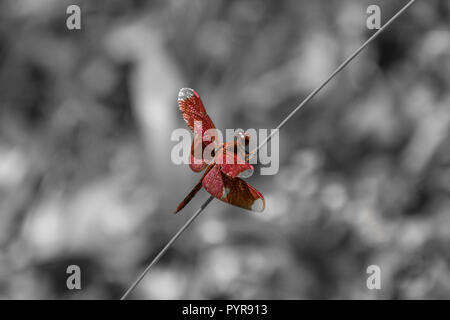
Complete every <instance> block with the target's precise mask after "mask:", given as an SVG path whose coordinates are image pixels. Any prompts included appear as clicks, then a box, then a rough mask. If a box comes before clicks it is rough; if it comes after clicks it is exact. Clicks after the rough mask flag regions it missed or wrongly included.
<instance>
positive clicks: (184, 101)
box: [178, 88, 215, 172]
mask: <svg viewBox="0 0 450 320" xmlns="http://www.w3.org/2000/svg"><path fill="white" fill-rule="evenodd" d="M178 106H179V107H180V110H181V113H182V115H183V118H184V121H186V124H187V125H188V127H189V128H190V129H191V130H192V132H194V141H193V142H192V147H191V158H190V163H189V166H190V168H191V169H192V170H193V171H195V172H199V171H202V170H203V169H205V167H206V166H207V163H206V162H205V161H204V160H203V159H202V158H201V157H200V158H198V159H195V157H194V154H195V151H197V153H198V154H199V155H203V150H204V149H205V148H206V147H207V146H208V145H209V144H210V143H212V142H208V141H213V140H214V137H210V136H209V135H208V134H205V132H206V131H207V130H210V129H215V126H214V124H213V122H212V121H211V119H210V118H209V116H208V114H207V113H206V110H205V107H204V106H203V102H202V100H201V99H200V96H199V95H198V94H197V92H195V91H194V90H192V89H190V88H183V89H181V90H180V92H179V93H178ZM195 122H198V123H201V130H199V131H197V130H195ZM200 132H201V136H200ZM204 140H206V142H204ZM213 142H214V141H213ZM195 160H197V161H195Z"/></svg>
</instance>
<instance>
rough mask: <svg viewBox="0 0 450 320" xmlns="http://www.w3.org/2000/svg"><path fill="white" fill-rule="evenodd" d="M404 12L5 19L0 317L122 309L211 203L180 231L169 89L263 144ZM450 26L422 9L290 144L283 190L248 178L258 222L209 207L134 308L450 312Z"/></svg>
mask: <svg viewBox="0 0 450 320" xmlns="http://www.w3.org/2000/svg"><path fill="white" fill-rule="evenodd" d="M405 3H406V0H405V1H392V0H383V1H381V0H370V1H366V0H364V1H361V0H339V1H337V0H336V1H330V0H322V1H317V0H314V1H312V0H309V1H306V0H304V1H294V0H290V1H287V0H286V1H256V0H253V1H247V0H246V1H205V0H198V1H187V0H184V1H183V0H173V1H162V0H161V1H119V0H116V1H112V0H111V1H109V0H108V1H107V0H102V1H93V0H92V1H75V0H73V1H61V0H41V1H35V0H9V1H5V0H4V1H1V2H0V298H2V299H22V298H24V299H117V298H119V297H120V296H121V295H122V294H123V293H124V291H125V289H126V288H127V287H128V286H129V285H130V284H131V283H132V281H133V280H134V279H135V278H136V277H137V276H138V274H139V273H140V272H141V271H142V270H143V268H144V267H145V266H146V264H147V263H148V262H149V261H150V260H151V259H152V258H153V257H154V255H155V254H156V253H157V252H158V250H159V249H161V248H162V246H163V245H164V244H165V243H166V242H167V241H168V239H169V238H170V237H171V236H172V235H173V234H174V233H175V231H176V230H177V229H178V228H179V227H180V226H181V225H182V224H183V223H184V222H185V221H186V220H187V219H188V218H189V217H190V215H191V214H192V213H193V212H194V210H196V209H197V208H198V206H199V205H200V204H201V203H202V202H203V201H204V200H205V199H206V198H207V197H208V194H207V193H206V192H205V191H201V192H200V193H199V195H198V196H197V197H196V198H195V199H194V200H193V201H192V202H191V203H190V204H189V206H188V207H187V208H186V209H184V210H183V211H182V212H181V213H180V214H179V215H173V214H172V212H173V210H174V209H175V208H176V206H177V205H178V203H179V202H180V201H181V200H182V199H183V198H184V196H185V195H186V194H187V192H188V191H189V190H190V189H191V188H192V186H193V185H194V184H195V183H196V182H197V180H198V179H199V177H200V175H199V174H195V173H193V172H191V171H190V170H189V168H188V167H187V166H175V165H174V164H173V163H172V162H171V160H170V151H171V148H172V147H173V146H174V145H175V143H174V142H172V141H171V140H170V134H171V132H172V131H173V130H174V129H176V128H181V127H183V128H184V127H185V124H184V122H183V120H182V117H181V115H180V112H179V110H178V107H177V93H178V90H179V89H180V88H181V87H192V88H194V89H195V90H196V91H197V92H199V94H200V96H201V97H202V99H203V101H204V103H205V105H206V108H207V110H208V112H209V113H210V116H211V118H212V119H213V121H214V122H215V124H216V126H217V127H218V128H220V129H225V128H244V129H247V128H257V129H258V128H267V129H270V128H275V127H276V126H277V125H278V123H279V122H280V121H281V120H282V119H283V118H284V117H285V116H286V115H287V114H288V113H289V112H290V111H291V110H292V108H294V107H295V106H296V105H297V104H298V103H299V102H300V101H301V100H302V98H304V97H305V96H306V95H307V94H308V93H309V92H310V91H311V90H312V89H314V88H315V87H316V86H317V85H318V84H319V83H320V82H321V81H322V80H323V79H324V78H325V77H327V76H328V74H329V73H330V72H331V71H332V70H333V69H334V68H335V67H336V66H337V65H338V64H339V63H340V62H342V61H343V60H344V59H345V58H346V57H347V56H348V55H349V54H350V53H351V52H352V51H353V50H354V49H355V48H357V47H358V46H359V45H360V44H361V43H362V42H364V41H365V39H367V38H368V37H369V36H370V35H371V34H372V33H373V32H374V31H373V30H368V29H367V28H366V18H367V14H366V9H367V6H368V5H369V4H377V5H379V6H380V7H381V10H382V14H381V16H382V23H384V22H386V21H387V19H389V18H390V17H391V16H392V15H393V14H395V12H396V11H397V10H399V9H400V8H401V7H402V6H403V5H404V4H405ZM69 4H78V5H79V6H80V7H81V10H82V15H81V19H82V20H81V24H82V29H81V30H73V31H71V30H68V29H67V28H66V19H67V17H68V15H67V14H66V8H67V6H68V5H69ZM449 21H450V2H449V1H447V0H431V1H428V0H427V1H424V0H423V1H420V0H419V1H417V3H416V4H415V5H414V6H413V7H411V8H410V9H409V10H408V11H407V12H406V13H405V14H404V15H403V16H402V17H401V18H400V19H398V20H397V21H396V22H395V23H394V24H393V25H392V26H391V27H390V28H389V30H387V31H386V33H384V34H383V35H382V36H381V37H380V38H378V40H376V41H375V42H374V43H373V44H372V45H370V47H369V48H367V49H366V50H365V51H364V53H363V54H362V55H360V56H359V57H358V58H357V59H356V60H355V61H354V62H352V63H351V64H350V65H349V67H348V68H346V69H345V71H343V72H342V73H341V74H340V75H339V76H338V77H337V78H336V79H335V80H333V81H332V82H331V83H330V84H329V85H328V86H327V87H326V89H325V90H323V91H322V92H321V93H320V94H319V95H318V96H317V97H316V98H315V99H314V100H313V101H312V102H311V103H310V104H309V105H307V106H306V107H305V108H304V109H302V110H301V111H300V112H299V113H298V114H297V115H296V116H295V117H294V118H293V119H291V121H289V122H288V123H287V124H286V126H284V127H283V129H282V131H281V134H280V171H279V173H278V174H277V175H275V176H254V177H252V178H250V179H249V182H250V183H251V184H252V185H254V186H255V187H256V188H257V189H259V190H260V191H261V192H262V193H263V194H264V196H265V198H266V202H267V208H266V210H265V212H263V213H261V214H258V213H251V212H246V211H244V210H240V209H237V208H233V207H231V206H227V205H226V204H224V203H221V202H220V201H213V202H212V203H211V204H210V205H209V207H208V208H207V209H206V210H205V212H204V213H203V214H202V215H201V216H200V217H199V219H198V220H197V221H196V222H195V223H194V225H192V227H191V228H190V229H189V230H188V231H187V232H186V233H185V234H184V235H183V236H182V238H181V239H179V241H177V242H176V243H175V245H174V246H173V248H172V249H170V250H169V252H168V253H167V254H166V255H165V256H164V258H163V259H162V260H161V261H160V262H159V263H158V264H157V265H156V266H155V267H154V269H153V270H152V271H151V273H150V274H149V276H147V277H146V278H145V280H144V281H143V282H142V284H141V285H140V286H139V287H138V289H137V290H136V291H135V292H134V294H133V295H132V298H134V299H216V298H224V299H229V298H234V299H256V298H258V299H266V298H268V299H418V298H425V299H429V298H437V299H448V298H450V250H449V248H450V197H449V195H450V143H449V137H450V130H449V126H450V24H449ZM71 264H76V265H79V266H80V267H81V270H82V282H81V283H82V289H81V290H73V291H70V290H68V289H67V287H66V278H67V277H68V275H67V274H66V268H67V266H68V265H71ZM372 264H375V265H378V266H380V268H381V279H382V280H381V285H382V289H381V290H368V289H367V287H366V279H367V277H368V274H367V273H366V269H367V267H368V266H369V265H372Z"/></svg>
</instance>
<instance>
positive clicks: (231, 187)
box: [175, 88, 266, 213]
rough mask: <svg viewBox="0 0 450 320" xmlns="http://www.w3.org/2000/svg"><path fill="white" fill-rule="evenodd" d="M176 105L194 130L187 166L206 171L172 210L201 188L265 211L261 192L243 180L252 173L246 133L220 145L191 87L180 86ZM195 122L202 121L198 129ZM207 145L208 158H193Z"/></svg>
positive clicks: (198, 98)
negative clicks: (208, 150)
mask: <svg viewBox="0 0 450 320" xmlns="http://www.w3.org/2000/svg"><path fill="white" fill-rule="evenodd" d="M178 106H179V108H180V110H181V114H182V115H183V118H184V120H185V122H186V124H187V125H188V127H189V128H190V129H191V130H192V131H193V133H194V140H193V142H192V146H191V154H190V161H189V167H190V168H191V170H192V171H194V172H202V171H203V170H205V172H204V174H203V176H202V178H201V179H200V181H199V182H198V183H197V184H196V185H195V187H194V188H193V189H192V191H191V192H190V193H189V194H188V195H187V196H186V198H184V200H183V201H181V203H180V204H179V205H178V207H177V209H176V210H175V213H177V212H179V211H180V210H182V209H183V208H184V207H185V206H186V205H187V204H188V203H189V201H191V200H192V198H194V196H195V195H196V194H197V193H198V192H199V191H200V190H201V189H202V188H204V189H205V190H206V191H207V192H208V193H210V194H211V195H212V196H214V197H215V198H217V199H219V200H220V201H223V202H225V203H228V204H231V205H234V206H237V207H240V208H243V209H247V210H250V211H257V212H262V211H264V208H265V206H266V203H265V201H264V197H263V195H262V194H261V193H260V192H259V191H258V190H256V189H255V188H253V187H252V186H251V185H250V184H248V183H247V182H245V181H244V180H242V178H248V177H250V176H251V175H252V174H253V172H254V168H253V166H252V165H251V164H249V163H248V159H249V152H248V146H249V142H250V137H249V135H248V134H246V133H244V132H242V131H238V133H237V137H236V138H237V139H235V140H234V141H230V142H225V143H223V144H221V143H220V142H219V141H218V140H217V139H216V137H217V135H215V134H214V131H215V130H217V129H216V127H215V126H214V124H213V122H212V120H211V118H210V117H209V116H208V114H207V113H206V110H205V107H204V105H203V102H202V100H201V99H200V96H199V95H198V94H197V92H195V91H194V90H193V89H190V88H182V89H181V90H180V91H179V93H178ZM198 123H201V130H196V128H195V125H196V124H198ZM210 144H213V145H212V146H210ZM207 147H209V148H211V147H212V148H211V149H212V152H211V155H212V159H211V161H209V160H207V159H205V158H204V157H203V156H202V157H201V158H198V157H197V158H196V155H197V154H201V155H203V152H204V150H205V149H206V148H207Z"/></svg>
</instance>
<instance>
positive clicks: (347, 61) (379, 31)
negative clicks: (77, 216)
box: [120, 0, 416, 300]
mask: <svg viewBox="0 0 450 320" xmlns="http://www.w3.org/2000/svg"><path fill="white" fill-rule="evenodd" d="M415 1H416V0H411V1H410V2H408V3H407V4H406V5H405V6H404V7H403V8H402V9H400V11H398V12H397V13H396V14H395V15H394V16H393V17H392V18H391V19H390V20H389V21H388V22H386V23H385V24H384V25H383V27H381V28H380V29H379V30H378V31H377V32H375V33H374V34H373V35H372V36H371V37H370V38H369V39H368V40H367V41H366V42H364V43H363V44H362V45H361V46H360V47H359V48H358V49H357V50H356V51H355V52H354V53H353V54H352V55H351V56H349V57H348V58H347V59H346V60H345V61H344V62H343V63H341V65H339V67H337V68H336V70H335V71H334V72H333V73H332V74H331V75H330V76H329V77H328V78H327V79H326V80H325V81H324V82H323V83H322V84H321V85H320V86H318V87H317V88H316V89H315V90H314V91H313V92H311V93H310V94H309V95H308V96H307V97H306V98H305V99H304V100H303V101H302V102H301V103H300V104H299V105H298V106H297V107H296V108H295V109H294V110H293V111H292V112H291V113H289V115H288V116H287V117H286V118H285V119H284V120H283V121H281V123H280V124H279V125H278V127H276V129H275V130H273V131H272V133H271V134H270V135H269V136H268V137H267V138H266V139H265V140H264V141H263V142H262V143H261V144H260V145H259V146H258V148H256V149H255V150H254V151H252V152H251V153H252V154H254V153H256V152H258V150H259V149H261V148H262V147H263V146H265V145H266V144H267V143H268V142H269V141H270V139H272V137H273V136H274V135H275V134H276V133H277V132H278V131H279V129H280V128H281V127H282V126H283V125H284V124H285V123H286V122H287V121H288V120H289V119H290V118H292V116H293V115H294V114H295V113H296V112H297V111H298V110H300V108H302V107H303V106H304V105H306V104H307V103H308V102H309V101H310V100H311V99H312V98H314V96H316V95H317V93H319V91H320V90H322V89H323V87H325V86H326V85H327V84H328V82H330V81H331V79H333V78H334V77H335V76H336V75H337V74H338V73H339V72H340V71H341V70H342V69H344V68H345V67H346V66H347V65H348V64H349V63H350V62H351V61H352V60H353V59H354V58H356V56H357V55H358V54H359V53H360V52H361V51H362V50H363V49H364V48H365V47H366V46H367V45H368V44H370V43H371V42H372V41H373V40H374V39H375V38H376V37H378V36H379V35H380V34H381V33H382V32H383V31H384V30H385V29H386V28H387V27H388V26H389V25H390V24H391V23H392V22H394V20H396V19H397V18H398V17H399V16H400V15H401V14H402V13H403V12H404V11H405V10H406V9H408V8H409V7H410V6H411V5H412V4H413V3H414V2H415ZM213 199H214V197H213V196H210V197H209V198H208V199H207V200H206V201H205V202H204V203H203V204H202V205H201V206H200V208H199V209H198V210H197V211H196V212H195V213H194V215H193V216H192V217H191V218H190V219H189V220H188V221H187V222H186V223H185V224H184V225H183V226H182V227H181V228H180V229H179V230H178V232H177V233H176V234H175V235H174V236H173V237H172V239H170V241H169V242H168V243H167V244H166V245H165V247H164V248H163V249H162V250H161V251H160V252H159V253H158V255H157V256H156V257H155V258H154V259H153V260H152V262H150V264H149V265H148V266H147V268H145V270H144V271H143V272H142V273H141V275H140V276H139V277H138V278H137V279H136V281H134V282H133V284H132V285H131V286H130V288H129V289H128V290H127V291H126V292H125V294H124V295H123V296H122V297H121V298H120V300H124V299H126V298H127V296H128V295H129V294H130V293H131V292H132V291H133V290H134V288H136V286H137V285H138V284H139V282H141V281H142V279H143V278H144V277H145V275H146V274H147V273H148V272H149V271H150V269H151V268H152V267H153V265H155V264H156V263H157V262H158V261H159V260H160V259H161V257H162V256H163V255H164V253H165V252H166V251H167V250H168V249H169V248H170V246H171V245H172V244H173V243H174V242H175V240H177V239H178V237H179V236H180V235H181V234H182V233H183V232H184V231H185V230H186V229H187V228H188V227H189V226H190V225H191V224H192V222H194V220H195V219H196V218H197V217H198V216H199V215H200V213H202V211H203V210H204V209H205V208H206V207H207V206H208V204H209V203H210V202H211V201H212V200H213Z"/></svg>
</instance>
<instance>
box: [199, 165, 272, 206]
mask: <svg viewBox="0 0 450 320" xmlns="http://www.w3.org/2000/svg"><path fill="white" fill-rule="evenodd" d="M202 185H203V187H204V188H205V190H206V191H208V192H209V193H210V194H211V195H212V196H214V197H216V198H217V199H219V200H221V201H223V202H226V203H229V204H232V205H234V206H237V207H240V208H243V209H247V210H251V211H259V212H261V211H263V210H264V208H265V206H266V204H265V201H264V197H263V196H262V194H261V193H260V192H259V191H258V190H256V189H255V188H253V187H252V186H251V185H249V184H248V183H246V182H245V181H244V180H242V179H239V178H232V177H230V176H229V175H227V174H225V173H223V172H222V170H221V168H220V166H219V165H217V164H216V165H215V166H214V167H213V168H212V169H211V170H210V171H209V172H208V174H206V175H205V177H204V178H203V180H202Z"/></svg>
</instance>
